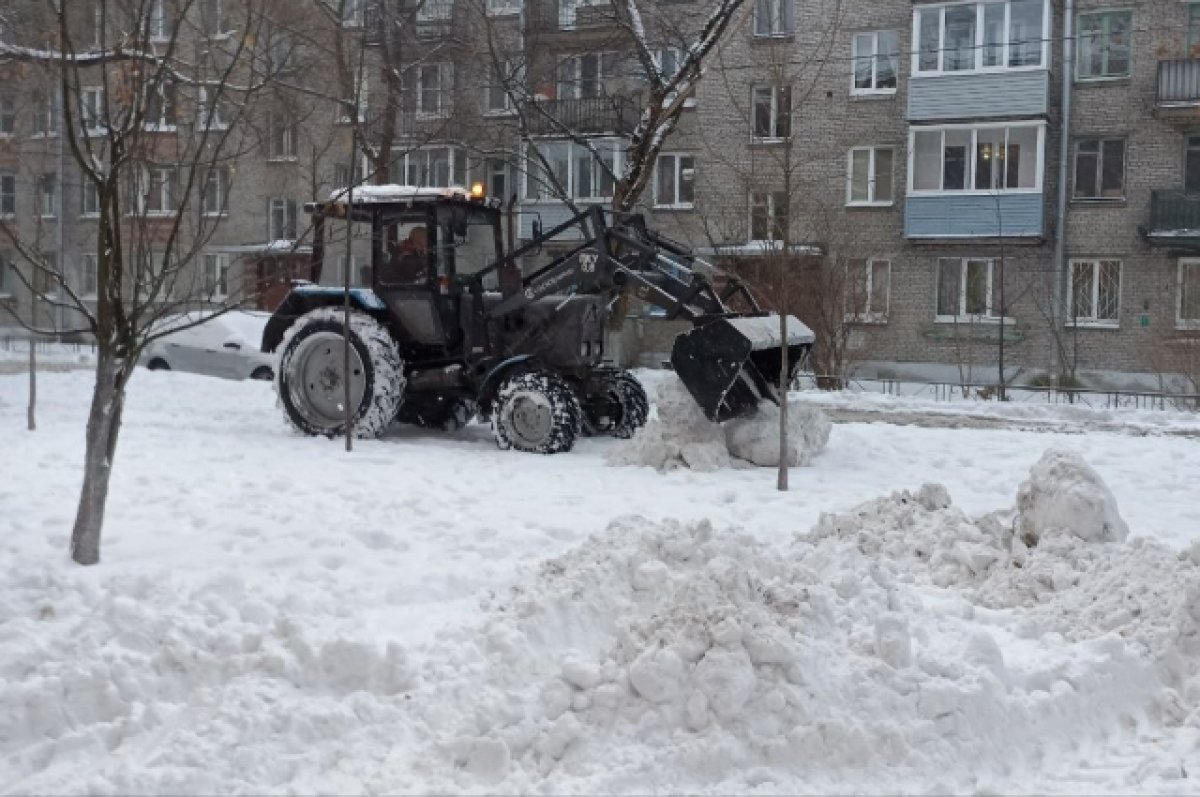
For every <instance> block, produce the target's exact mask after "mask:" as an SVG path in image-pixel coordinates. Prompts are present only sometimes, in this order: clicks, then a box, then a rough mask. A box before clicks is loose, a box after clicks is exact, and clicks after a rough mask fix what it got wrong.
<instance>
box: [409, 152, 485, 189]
mask: <svg viewBox="0 0 1200 797" xmlns="http://www.w3.org/2000/svg"><path fill="white" fill-rule="evenodd" d="M391 173H392V175H393V177H395V176H397V175H403V176H404V180H403V182H404V184H405V185H417V186H421V187H422V188H449V187H451V186H465V185H466V184H467V154H466V152H465V151H464V150H462V149H460V148H458V147H446V146H433V147H421V148H419V149H415V150H412V151H411V152H405V153H403V154H400V155H397V156H396V157H395V158H394V159H393V160H392V164H391Z"/></svg>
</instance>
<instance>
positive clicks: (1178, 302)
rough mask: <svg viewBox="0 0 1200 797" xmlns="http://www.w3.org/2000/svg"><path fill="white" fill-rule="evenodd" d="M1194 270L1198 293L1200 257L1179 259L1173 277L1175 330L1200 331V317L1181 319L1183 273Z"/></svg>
mask: <svg viewBox="0 0 1200 797" xmlns="http://www.w3.org/2000/svg"><path fill="white" fill-rule="evenodd" d="M1187 268H1191V269H1195V273H1196V276H1195V283H1196V291H1197V293H1200V257H1181V258H1179V265H1178V266H1177V271H1176V275H1175V328H1176V329H1200V316H1198V317H1196V318H1184V317H1183V285H1184V279H1183V272H1184V270H1185V269H1187Z"/></svg>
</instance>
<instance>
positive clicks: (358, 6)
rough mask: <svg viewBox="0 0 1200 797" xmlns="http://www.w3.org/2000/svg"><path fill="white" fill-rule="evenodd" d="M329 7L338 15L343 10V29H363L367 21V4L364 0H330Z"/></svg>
mask: <svg viewBox="0 0 1200 797" xmlns="http://www.w3.org/2000/svg"><path fill="white" fill-rule="evenodd" d="M329 5H330V7H331V8H332V10H333V11H334V13H337V11H338V9H339V8H340V9H341V14H342V27H343V28H361V27H362V26H363V23H364V21H365V20H366V9H365V5H366V3H365V2H364V0H345V2H344V4H343V3H342V0H329Z"/></svg>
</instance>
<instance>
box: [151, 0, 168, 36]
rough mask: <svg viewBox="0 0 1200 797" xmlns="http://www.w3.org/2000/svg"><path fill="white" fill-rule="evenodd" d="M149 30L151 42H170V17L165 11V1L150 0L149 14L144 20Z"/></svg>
mask: <svg viewBox="0 0 1200 797" xmlns="http://www.w3.org/2000/svg"><path fill="white" fill-rule="evenodd" d="M146 24H147V25H148V26H149V29H150V41H151V42H157V43H162V42H169V41H170V40H171V16H170V13H169V12H168V10H167V0H150V14H149V18H148V19H147V20H146Z"/></svg>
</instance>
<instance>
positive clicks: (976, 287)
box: [937, 257, 1002, 321]
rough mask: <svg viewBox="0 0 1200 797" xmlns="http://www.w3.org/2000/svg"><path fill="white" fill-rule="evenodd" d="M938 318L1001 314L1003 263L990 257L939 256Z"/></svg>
mask: <svg viewBox="0 0 1200 797" xmlns="http://www.w3.org/2000/svg"><path fill="white" fill-rule="evenodd" d="M937 284H938V288H937V320H938V321H978V320H985V319H986V320H995V319H999V318H1000V317H1001V305H1002V297H1001V289H1000V263H999V261H997V260H993V259H991V258H975V257H941V258H938V283H937Z"/></svg>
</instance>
